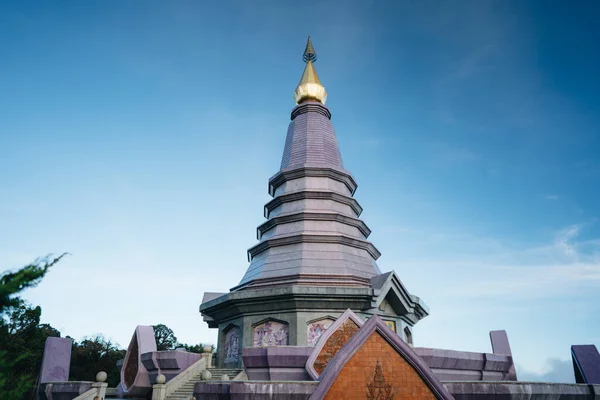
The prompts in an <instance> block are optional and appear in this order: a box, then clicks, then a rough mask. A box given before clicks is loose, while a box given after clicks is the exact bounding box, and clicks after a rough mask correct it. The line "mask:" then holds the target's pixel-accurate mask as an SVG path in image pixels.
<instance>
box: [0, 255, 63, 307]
mask: <svg viewBox="0 0 600 400" xmlns="http://www.w3.org/2000/svg"><path fill="white" fill-rule="evenodd" d="M66 254H67V253H64V254H62V255H60V256H58V257H56V258H55V259H52V260H51V259H50V256H47V257H45V258H42V259H37V260H35V261H34V262H33V263H31V264H29V265H26V266H25V267H23V268H21V269H20V270H18V271H15V272H5V273H3V274H2V276H0V312H2V311H3V310H4V308H5V307H9V306H11V305H14V304H16V303H18V298H13V297H11V296H13V295H15V294H17V293H19V292H21V291H22V290H24V289H27V288H30V287H34V286H36V285H37V284H38V283H39V282H40V281H41V280H42V278H43V277H44V275H46V272H48V269H50V267H52V266H53V265H54V264H56V263H57V262H59V261H60V259H61V258H63V257H64V256H65V255H66Z"/></svg>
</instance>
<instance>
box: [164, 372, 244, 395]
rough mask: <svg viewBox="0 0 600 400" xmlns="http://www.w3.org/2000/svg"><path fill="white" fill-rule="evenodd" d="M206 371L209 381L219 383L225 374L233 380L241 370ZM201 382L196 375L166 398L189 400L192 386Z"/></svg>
mask: <svg viewBox="0 0 600 400" xmlns="http://www.w3.org/2000/svg"><path fill="white" fill-rule="evenodd" d="M208 371H210V373H211V374H212V378H211V379H210V380H211V381H220V380H221V376H223V375H225V374H227V376H229V380H232V379H233V378H235V377H236V376H237V375H238V374H239V373H240V372H241V371H242V370H241V369H225V368H209V369H208ZM201 381H202V373H198V374H196V375H194V376H192V378H191V379H190V380H189V381H187V382H186V383H184V384H183V386H181V387H180V388H179V389H177V390H176V391H174V392H173V393H171V394H170V395H169V396H167V400H191V399H192V398H193V396H194V386H196V383H198V382H201Z"/></svg>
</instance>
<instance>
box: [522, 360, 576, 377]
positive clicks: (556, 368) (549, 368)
mask: <svg viewBox="0 0 600 400" xmlns="http://www.w3.org/2000/svg"><path fill="white" fill-rule="evenodd" d="M516 369H517V378H518V379H519V381H524V382H555V383H575V374H574V372H573V361H572V360H559V359H554V358H551V359H548V360H547V361H546V366H545V368H544V370H543V371H542V372H532V371H527V370H524V369H523V368H522V367H521V366H519V365H518V364H517V366H516Z"/></svg>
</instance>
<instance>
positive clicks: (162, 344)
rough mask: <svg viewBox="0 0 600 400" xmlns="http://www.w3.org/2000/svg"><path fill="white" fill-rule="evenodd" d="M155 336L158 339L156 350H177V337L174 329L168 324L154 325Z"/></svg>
mask: <svg viewBox="0 0 600 400" xmlns="http://www.w3.org/2000/svg"><path fill="white" fill-rule="evenodd" d="M152 328H153V329H154V338H155V339H156V350H158V351H163V350H175V348H176V347H177V337H175V334H174V333H173V330H172V329H171V328H169V327H168V326H166V325H163V324H158V325H153V326H152Z"/></svg>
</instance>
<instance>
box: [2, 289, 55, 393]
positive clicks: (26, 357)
mask: <svg viewBox="0 0 600 400" xmlns="http://www.w3.org/2000/svg"><path fill="white" fill-rule="evenodd" d="M3 314H4V315H3V318H2V319H1V320H0V342H1V343H2V352H1V354H0V393H2V394H3V395H2V397H3V398H7V399H29V398H33V395H34V394H35V389H36V383H37V379H38V374H39V371H40V368H41V364H42V354H43V352H44V344H45V343H46V339H47V338H48V337H51V336H58V337H60V332H59V331H58V330H56V329H54V328H53V327H52V326H50V325H48V324H40V316H41V314H42V309H41V308H40V307H39V306H38V307H32V306H31V305H30V304H27V303H26V302H24V301H23V300H21V299H14V301H12V305H11V306H10V307H7V308H5V309H4V313H3Z"/></svg>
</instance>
